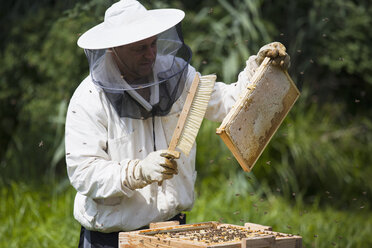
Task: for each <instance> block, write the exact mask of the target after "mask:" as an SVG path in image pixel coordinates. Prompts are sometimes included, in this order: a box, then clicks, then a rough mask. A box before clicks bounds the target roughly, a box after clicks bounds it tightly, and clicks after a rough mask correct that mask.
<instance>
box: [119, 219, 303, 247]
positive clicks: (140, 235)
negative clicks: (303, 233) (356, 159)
mask: <svg viewBox="0 0 372 248" xmlns="http://www.w3.org/2000/svg"><path fill="white" fill-rule="evenodd" d="M174 224H175V223H174V222H172V223H170V226H167V225H166V223H164V222H163V223H162V224H161V225H160V226H162V227H161V228H152V229H146V230H140V231H133V232H120V233H119V248H129V247H131V248H136V247H148V248H152V247H163V248H171V247H176V248H181V247H184V248H201V247H209V248H246V247H250V248H301V247H302V238H301V237H300V236H296V235H291V234H283V233H279V232H273V231H271V227H268V226H262V225H258V224H253V223H245V225H244V227H242V226H237V225H230V224H221V223H219V222H213V221H212V222H205V223H197V224H187V225H174ZM152 226H158V225H156V224H155V225H152ZM217 226H219V227H222V226H223V227H227V228H239V229H244V230H251V231H254V232H260V235H259V236H256V237H248V238H243V239H242V240H240V241H229V242H221V243H218V244H217V243H212V244H211V243H205V242H202V241H192V240H185V239H179V238H170V237H167V238H163V237H155V236H154V235H155V234H159V233H160V234H161V233H170V232H181V231H195V230H203V229H206V228H210V227H217Z"/></svg>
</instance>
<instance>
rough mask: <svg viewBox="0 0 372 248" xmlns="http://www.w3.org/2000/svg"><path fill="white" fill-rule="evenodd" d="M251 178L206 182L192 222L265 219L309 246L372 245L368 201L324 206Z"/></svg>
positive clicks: (240, 222) (262, 221) (239, 222)
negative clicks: (282, 193) (288, 195)
mask: <svg viewBox="0 0 372 248" xmlns="http://www.w3.org/2000/svg"><path fill="white" fill-rule="evenodd" d="M248 181H249V179H247V177H246V176H244V175H243V174H242V173H241V174H238V175H233V176H230V178H223V177H221V178H216V181H215V182H212V181H207V180H206V181H203V182H202V183H201V184H200V186H199V188H198V196H197V201H196V203H195V206H194V209H193V210H192V211H191V212H190V213H189V214H188V222H189V223H197V222H205V221H220V222H223V223H229V224H237V225H244V223H246V222H251V223H257V224H262V225H266V226H271V227H273V230H274V231H278V232H283V233H290V234H297V235H301V236H302V237H303V247H319V248H320V247H324V248H326V247H327V248H328V247H343V248H344V247H353V248H354V247H371V246H372V237H371V233H372V212H371V211H370V210H369V209H368V208H366V207H365V206H360V205H356V206H355V208H354V209H353V210H349V211H340V210H337V209H335V208H332V205H331V204H329V205H327V206H323V207H320V206H319V200H318V199H315V200H314V201H313V203H312V204H307V205H306V204H304V202H303V200H302V198H301V195H294V196H293V199H292V200H287V199H286V198H283V197H282V196H280V194H277V195H275V194H272V193H270V192H271V191H272V190H268V189H267V188H266V186H263V187H262V189H261V190H260V191H254V190H253V188H252V187H251V186H250V183H248Z"/></svg>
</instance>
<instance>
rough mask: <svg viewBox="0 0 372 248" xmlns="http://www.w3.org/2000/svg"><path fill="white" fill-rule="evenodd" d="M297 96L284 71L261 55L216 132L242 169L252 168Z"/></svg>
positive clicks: (297, 93) (296, 90) (296, 91)
mask: <svg viewBox="0 0 372 248" xmlns="http://www.w3.org/2000/svg"><path fill="white" fill-rule="evenodd" d="M299 95H300V92H299V91H298V89H297V87H296V85H295V84H294V83H293V81H292V79H291V78H290V76H289V75H288V73H287V71H283V70H281V69H280V68H279V67H278V66H273V65H271V60H270V59H269V58H265V60H264V61H263V62H262V64H261V65H260V67H259V68H258V69H257V71H256V72H255V74H254V75H253V78H252V82H251V84H249V86H248V87H247V89H246V90H245V91H243V92H242V94H241V95H240V96H239V98H238V100H237V101H236V103H235V104H234V106H233V107H232V109H231V110H230V112H229V113H228V114H227V116H226V117H225V118H224V120H223V122H222V123H221V125H220V127H219V128H217V131H216V133H217V134H218V135H220V137H221V138H222V140H223V141H224V142H225V144H226V145H227V147H228V148H229V150H230V151H231V152H232V154H233V155H234V157H235V158H236V159H237V161H238V162H239V164H240V165H241V167H242V168H243V169H244V170H245V171H251V170H252V168H253V166H254V164H255V163H256V161H257V160H258V158H259V157H260V155H261V153H262V152H263V150H264V149H265V147H266V146H267V144H268V143H269V141H270V139H271V138H272V136H273V135H274V133H275V132H276V131H277V129H278V128H279V126H280V124H281V123H282V121H283V120H284V118H285V117H286V115H287V114H288V112H289V110H290V109H291V108H292V106H293V104H294V103H295V101H296V100H297V98H298V97H299Z"/></svg>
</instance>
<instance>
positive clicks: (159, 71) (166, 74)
mask: <svg viewBox="0 0 372 248" xmlns="http://www.w3.org/2000/svg"><path fill="white" fill-rule="evenodd" d="M156 46H157V54H156V59H155V62H154V65H153V67H152V74H151V76H149V77H148V78H146V80H145V82H143V80H142V81H141V84H139V83H138V84H137V83H136V82H131V83H128V82H126V81H125V80H124V79H123V77H122V76H121V73H120V71H119V68H118V66H117V64H116V63H115V61H114V59H113V53H112V52H111V51H110V50H109V49H101V50H90V49H85V54H86V55H87V58H88V61H89V67H90V76H91V78H92V80H93V82H94V83H95V84H96V85H98V86H99V87H101V88H102V89H103V90H104V92H105V94H106V96H107V97H108V99H109V101H110V102H111V104H112V105H113V107H114V108H115V110H116V112H117V113H118V115H119V116H120V117H129V118H134V119H146V118H148V117H152V116H164V115H166V114H168V113H169V111H170V109H171V107H172V105H173V103H174V102H175V101H176V100H177V99H178V98H179V97H180V95H181V93H182V91H183V89H184V85H185V82H186V77H187V71H188V65H189V62H190V59H191V56H192V55H191V50H190V48H189V47H188V46H187V45H186V44H185V43H184V41H183V37H182V31H181V23H179V24H177V25H176V26H174V27H172V28H170V29H168V30H167V31H165V32H163V33H160V34H158V35H157V43H156ZM144 88H149V92H150V96H149V98H148V99H147V100H145V99H144V98H143V97H142V96H141V95H140V94H139V93H138V90H139V89H144Z"/></svg>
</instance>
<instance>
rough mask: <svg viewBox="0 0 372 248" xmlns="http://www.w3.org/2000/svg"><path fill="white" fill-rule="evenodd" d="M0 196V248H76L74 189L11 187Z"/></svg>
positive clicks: (77, 225)
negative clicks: (73, 212)
mask: <svg viewBox="0 0 372 248" xmlns="http://www.w3.org/2000/svg"><path fill="white" fill-rule="evenodd" d="M0 192H1V193H0V197H1V201H0V223H1V225H0V237H1V238H0V247H35V248H36V247H37V248H39V247H77V244H78V238H79V230H80V229H79V227H80V226H79V224H78V223H77V222H76V221H75V220H74V219H73V216H72V208H73V199H74V194H75V193H74V190H73V189H72V188H70V187H68V188H66V187H63V188H61V189H60V190H59V189H58V188H53V187H48V186H47V185H43V186H39V187H37V188H35V187H32V186H29V185H25V184H12V185H11V186H10V187H2V188H1V191H0Z"/></svg>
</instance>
